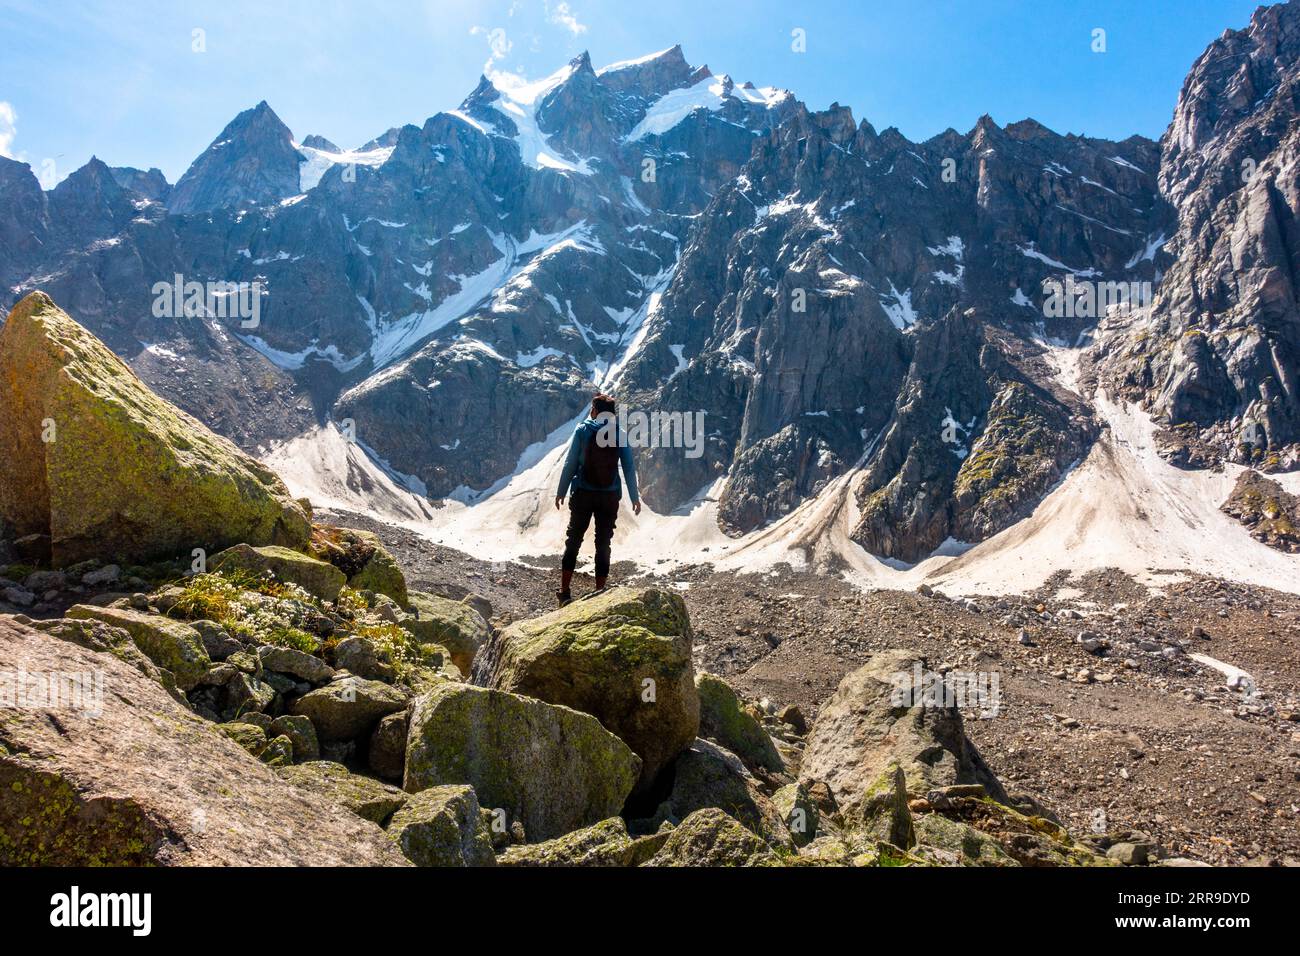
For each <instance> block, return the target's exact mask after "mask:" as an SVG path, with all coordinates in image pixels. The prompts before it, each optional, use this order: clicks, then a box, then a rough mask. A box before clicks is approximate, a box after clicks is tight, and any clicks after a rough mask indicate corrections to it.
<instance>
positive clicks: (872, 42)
mask: <svg viewBox="0 0 1300 956" xmlns="http://www.w3.org/2000/svg"><path fill="white" fill-rule="evenodd" d="M1256 5H1257V4H1256V3H1255V2H1253V0H1249V2H1247V0H1016V2H1013V0H969V2H962V0H857V2H851V0H845V2H831V0H827V2H816V3H802V4H800V3H792V2H790V0H735V2H733V0H568V2H559V0H460V2H451V0H424V2H419V0H310V2H307V0H274V2H264V0H258V2H245V0H214V2H209V0H170V2H167V0H133V2H119V0H83V2H71V0H0V37H3V39H4V53H3V55H2V56H0V153H3V154H5V155H9V156H13V157H16V158H18V159H22V160H25V161H27V162H30V163H32V165H33V166H34V167H37V168H38V169H39V167H40V166H41V164H42V163H43V162H45V161H48V160H53V161H54V170H55V173H56V175H57V176H58V177H59V178H62V177H63V176H66V175H67V174H68V173H69V172H71V171H72V170H74V169H76V168H77V167H79V166H80V165H82V164H83V163H85V162H86V160H88V159H89V158H90V156H91V155H92V154H95V155H98V156H99V157H100V158H101V159H103V160H105V161H106V162H108V163H110V164H112V165H121V166H139V167H143V168H147V167H149V166H158V167H159V168H161V169H162V170H163V172H164V173H166V175H167V178H168V179H169V180H171V181H173V182H174V181H175V180H176V179H177V177H179V176H180V174H181V173H182V172H184V170H185V168H186V167H187V166H188V165H189V163H190V162H191V161H192V160H193V158H194V157H195V156H196V155H197V154H198V153H199V152H201V151H202V150H203V149H204V148H205V147H206V146H207V145H208V144H209V143H210V142H211V141H212V140H213V139H214V138H215V137H216V135H217V134H218V133H219V132H220V131H221V128H222V127H223V126H224V125H225V124H226V123H227V122H229V121H230V120H231V119H232V118H233V117H234V116H235V114H236V113H238V112H239V111H240V110H243V109H247V108H248V107H250V106H252V105H254V104H256V103H257V102H258V101H259V100H262V99H265V100H267V101H268V102H269V103H270V104H271V106H272V107H273V108H274V109H275V110H276V112H277V113H278V114H279V115H280V117H281V118H282V119H283V120H284V121H285V122H286V123H287V124H288V125H289V127H290V128H291V129H292V130H293V131H294V133H295V134H296V135H297V137H298V138H299V139H301V138H303V137H305V136H306V135H308V134H309V133H318V134H320V135H323V136H325V137H327V138H329V139H331V140H333V141H334V142H336V143H338V144H339V145H340V146H344V147H350V146H357V145H360V144H361V143H363V142H365V141H366V140H368V139H370V138H371V137H373V136H376V135H378V134H379V133H381V132H383V131H384V130H385V129H387V128H389V127H391V126H397V125H401V124H403V123H417V124H418V123H422V122H423V121H424V120H425V119H426V118H427V117H428V116H431V115H432V114H434V113H436V112H438V111H439V110H442V109H448V108H452V107H455V106H456V105H457V104H459V102H460V101H461V100H462V99H463V98H464V97H465V95H466V94H468V93H469V91H470V90H471V89H473V87H474V85H475V83H476V82H477V80H478V77H479V75H480V73H482V72H483V70H484V69H485V66H486V65H488V64H489V62H490V64H491V68H492V69H496V70H506V71H512V72H513V71H522V72H523V73H524V74H525V75H527V76H530V77H536V76H541V75H544V74H547V73H550V72H553V71H554V70H555V69H557V68H558V67H560V66H561V65H563V64H564V63H565V62H566V61H567V60H569V59H570V58H571V57H573V56H575V55H576V54H578V53H580V52H581V51H583V50H589V51H590V52H591V56H592V59H593V60H594V61H595V63H596V65H597V66H598V67H599V66H601V65H604V64H606V63H609V62H613V61H616V60H621V59H627V58H631V57H636V56H640V55H643V54H645V53H649V52H653V51H655V50H659V49H663V48H665V47H669V46H672V45H673V44H674V43H681V44H682V46H683V48H684V50H685V52H686V57H687V59H688V60H690V62H692V63H694V64H697V65H698V64H702V63H707V64H708V65H709V66H710V67H711V68H712V69H713V70H714V71H715V72H719V73H721V72H726V73H730V74H731V75H732V76H734V77H736V78H737V80H746V79H748V80H753V81H754V82H755V83H756V84H758V85H761V86H781V87H786V88H789V89H791V90H793V91H794V92H795V94H796V95H797V96H799V97H800V98H801V99H803V100H804V101H805V102H807V103H808V104H809V105H810V106H812V107H814V108H824V107H826V106H828V105H830V104H831V103H832V102H837V101H838V102H840V103H842V104H845V105H848V106H850V107H852V109H853V113H854V116H855V117H857V118H859V119H861V118H864V117H865V118H866V119H867V120H869V121H870V122H871V123H873V124H874V125H875V126H876V128H877V129H884V128H885V127H887V126H897V127H899V129H901V130H902V131H903V133H904V134H906V135H907V136H909V137H911V138H912V139H924V138H926V137H929V136H932V135H934V134H936V133H939V132H941V131H942V130H944V129H945V128H947V127H949V126H952V127H955V128H956V129H958V130H962V131H965V130H968V129H970V127H971V126H973V125H974V123H975V121H976V119H978V117H979V116H980V115H981V114H982V113H985V112H987V113H989V114H991V115H992V116H993V118H994V119H995V120H997V121H998V122H999V123H1002V124H1006V123H1009V122H1013V121H1015V120H1019V119H1022V118H1024V117H1026V116H1032V117H1034V118H1035V119H1037V120H1039V121H1041V122H1043V123H1044V124H1046V125H1047V126H1049V127H1051V128H1053V129H1055V130H1057V131H1059V132H1074V133H1083V134H1087V135H1093V136H1107V137H1112V138H1123V137H1125V136H1127V135H1130V134H1132V133H1142V134H1144V135H1147V136H1151V137H1157V136H1159V135H1160V133H1161V132H1162V131H1163V130H1164V128H1165V126H1166V125H1167V123H1168V121H1169V117H1170V113H1171V111H1172V109H1173V106H1174V102H1175V99H1176V97H1177V95H1178V91H1179V89H1180V88H1181V86H1182V81H1183V77H1184V76H1185V75H1186V72H1187V70H1188V68H1189V67H1190V66H1191V63H1192V61H1193V60H1194V59H1195V58H1196V56H1198V55H1199V54H1200V52H1201V51H1202V50H1203V49H1204V47H1205V46H1206V44H1207V43H1209V42H1210V41H1211V40H1213V39H1214V38H1215V37H1217V36H1218V35H1219V34H1221V33H1222V32H1223V30H1224V29H1225V28H1227V27H1232V28H1241V27H1243V26H1245V25H1246V24H1247V23H1248V21H1249V19H1250V14H1251V12H1252V11H1253V9H1254V8H1255V6H1256ZM796 29H801V30H803V31H804V33H805V36H806V52H804V53H796V52H794V51H793V50H792V49H791V47H792V31H794V30H796ZM1095 29H1103V30H1105V42H1106V52H1104V53H1094V52H1093V51H1092V49H1091V45H1092V42H1093V31H1094V30H1095ZM196 30H201V31H203V33H202V39H203V46H204V47H205V49H204V51H203V52H196V51H195V50H194V47H195V45H196V43H195V36H196V34H195V31H196ZM494 31H501V32H494ZM493 46H495V48H496V52H495V54H494V53H493V50H492V47H493Z"/></svg>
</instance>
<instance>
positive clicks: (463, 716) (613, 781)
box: [404, 683, 641, 840]
mask: <svg viewBox="0 0 1300 956" xmlns="http://www.w3.org/2000/svg"><path fill="white" fill-rule="evenodd" d="M640 769H641V761H640V759H639V758H638V757H637V756H636V754H634V753H632V751H631V750H630V749H628V747H627V745H626V744H624V743H623V742H622V741H621V740H619V739H618V738H617V737H615V736H614V735H613V734H611V733H609V731H607V730H605V728H603V727H602V726H601V725H600V723H599V721H597V720H596V719H595V718H594V717H591V716H589V715H587V714H581V713H578V712H577V711H575V710H570V709H569V708H567V707H557V706H555V705H552V704H547V703H545V702H543V701H540V700H533V699H531V698H528V697H521V696H519V695H517V694H509V693H505V692H503V691H498V690H490V689H487V688H483V687H473V686H470V685H467V684H453V683H446V684H442V685H440V686H438V687H436V688H434V689H433V690H432V691H430V692H429V693H427V694H425V695H423V696H422V697H418V698H416V700H415V703H414V704H413V706H412V709H411V725H410V732H409V735H408V737H407V745H406V772H405V778H404V786H405V788H406V790H407V791H409V792H411V793H417V792H419V791H421V790H424V789H426V788H428V787H435V786H439V785H442V784H449V783H463V784H468V785H470V786H472V787H473V788H474V792H475V793H476V794H477V795H478V799H479V802H480V803H481V804H482V805H483V806H484V807H487V808H489V809H500V810H502V811H504V812H505V814H506V817H507V818H508V819H510V820H512V821H513V820H518V821H520V822H521V823H522V824H523V826H524V830H525V831H526V832H527V834H528V838H529V839H531V840H550V839H553V838H555V837H558V836H562V835H563V834H565V833H568V832H570V831H571V830H576V829H578V828H579V827H584V826H589V825H590V824H592V823H596V822H598V821H600V820H604V819H607V818H609V817H611V816H614V815H615V814H617V813H618V812H619V811H620V810H621V809H622V808H623V802H624V801H625V800H626V799H627V795H628V794H629V793H630V792H631V790H632V785H633V784H634V783H635V782H636V779H637V775H638V773H639V772H640Z"/></svg>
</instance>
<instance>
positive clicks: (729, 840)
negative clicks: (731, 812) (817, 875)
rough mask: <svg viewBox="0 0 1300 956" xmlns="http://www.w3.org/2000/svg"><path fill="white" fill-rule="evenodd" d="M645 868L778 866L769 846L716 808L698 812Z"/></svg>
mask: <svg viewBox="0 0 1300 956" xmlns="http://www.w3.org/2000/svg"><path fill="white" fill-rule="evenodd" d="M644 865H645V866H674V867H676V866H780V865H781V857H779V856H778V855H777V854H776V853H774V852H772V849H771V847H769V846H768V845H767V844H766V843H764V842H763V841H762V840H760V839H759V838H758V837H756V836H755V835H754V834H753V832H752V831H750V830H749V829H748V828H746V827H744V826H743V825H741V824H740V823H739V822H738V821H737V820H735V819H734V818H733V817H730V816H728V815H727V814H726V813H724V812H723V811H721V810H719V809H717V808H716V807H709V808H706V809H703V810H697V811H695V812H694V813H692V814H691V815H690V816H689V817H687V818H686V819H685V820H683V821H682V822H681V825H680V826H678V827H677V828H676V829H674V830H673V831H672V833H670V834H669V835H668V839H667V840H666V841H665V842H664V846H663V849H661V850H660V851H659V852H658V853H656V854H655V855H654V856H653V857H651V858H650V860H649V861H648V862H647V863H645V864H644Z"/></svg>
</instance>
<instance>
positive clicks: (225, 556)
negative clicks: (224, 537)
mask: <svg viewBox="0 0 1300 956" xmlns="http://www.w3.org/2000/svg"><path fill="white" fill-rule="evenodd" d="M208 565H209V567H210V568H211V569H212V570H213V571H248V572H250V573H252V574H259V575H260V574H264V573H266V572H268V571H269V572H270V573H271V574H273V575H274V576H275V578H276V580H277V581H282V582H285V583H288V584H296V585H298V586H299V587H300V588H302V589H303V590H305V591H307V592H308V593H310V594H314V595H315V596H316V597H318V598H320V599H321V600H322V601H334V600H337V599H338V596H339V591H340V590H342V588H343V585H345V584H347V581H348V579H347V578H346V577H345V576H344V574H343V572H342V571H340V570H339V569H338V568H336V567H334V565H332V564H328V563H326V562H325V561H320V560H317V559H316V558H313V557H311V556H310V555H306V554H303V553H302V552H300V551H294V550H291V549H289V548H283V547H280V546H278V545H266V546H263V547H259V548H255V547H253V546H252V545H249V544H244V543H241V544H237V545H235V546H234V547H231V548H227V549H226V550H225V551H222V552H221V553H220V554H216V555H214V556H213V557H212V558H211V560H210V561H209V562H208Z"/></svg>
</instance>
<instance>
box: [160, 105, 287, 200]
mask: <svg viewBox="0 0 1300 956" xmlns="http://www.w3.org/2000/svg"><path fill="white" fill-rule="evenodd" d="M301 159H302V157H301V155H300V154H299V153H298V151H297V149H296V148H295V147H294V145H293V133H292V131H290V129H289V127H288V126H286V125H285V124H284V122H283V121H282V120H281V119H280V117H279V116H277V115H276V113H275V110H273V109H271V106H270V104H268V103H267V102H266V100H262V101H261V102H259V103H258V104H257V105H256V106H254V107H252V108H251V109H247V110H244V111H243V112H241V113H240V114H239V115H238V116H236V117H235V118H234V119H233V120H231V121H230V122H229V123H227V124H226V126H225V128H224V129H223V130H222V131H221V133H220V134H219V135H218V136H217V138H216V139H214V140H213V141H212V142H211V144H209V146H208V148H207V149H206V150H204V151H203V153H202V154H200V156H199V157H198V158H197V159H196V160H195V161H194V163H193V164H192V165H191V166H190V168H189V169H188V170H186V172H185V175H184V176H182V177H181V178H180V180H179V181H178V182H177V183H176V188H175V189H174V190H173V191H172V194H171V196H170V198H169V200H168V208H169V209H170V210H171V211H172V212H173V213H192V212H207V211H210V210H212V209H216V208H218V207H220V206H227V205H237V204H240V203H243V202H268V201H278V200H280V199H284V198H286V197H287V196H292V195H294V194H296V193H297V192H298V186H299V181H298V164H299V162H301Z"/></svg>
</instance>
